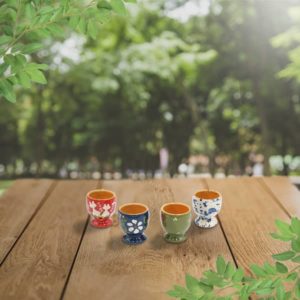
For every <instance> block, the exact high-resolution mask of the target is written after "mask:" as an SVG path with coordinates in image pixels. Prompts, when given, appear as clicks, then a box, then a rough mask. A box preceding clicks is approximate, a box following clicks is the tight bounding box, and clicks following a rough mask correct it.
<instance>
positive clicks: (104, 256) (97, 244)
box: [64, 179, 231, 300]
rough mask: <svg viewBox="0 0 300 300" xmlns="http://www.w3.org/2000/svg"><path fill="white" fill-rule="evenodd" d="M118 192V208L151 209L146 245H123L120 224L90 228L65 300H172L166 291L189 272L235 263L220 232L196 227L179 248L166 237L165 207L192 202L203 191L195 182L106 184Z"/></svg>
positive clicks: (83, 241)
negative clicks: (132, 204)
mask: <svg viewBox="0 0 300 300" xmlns="http://www.w3.org/2000/svg"><path fill="white" fill-rule="evenodd" d="M103 184H104V185H103V187H105V188H108V189H111V190H113V191H115V192H116V194H117V197H118V205H120V204H123V203H125V202H142V203H144V204H146V205H148V207H149V208H150V213H151V216H150V223H149V227H148V229H147V230H146V235H147V236H148V240H147V241H146V242H145V243H144V244H142V245H138V246H128V245H125V244H123V243H122V241H121V237H122V232H121V229H120V228H119V225H118V224H117V222H115V224H114V226H113V227H111V228H108V229H104V230H101V229H95V228H92V227H90V226H89V227H88V228H87V231H86V234H85V235H84V238H83V240H82V244H81V247H80V249H79V252H78V255H77V259H76V262H75V264H74V267H73V271H72V273H71V276H70V280H69V283H68V285H67V289H66V293H65V295H64V299H72V300H74V299H105V300H112V299H122V300H133V299H143V300H148V299H149V300H150V299H151V300H153V299H155V300H163V299H170V298H169V297H168V296H166V294H165V293H166V291H167V290H169V289H170V288H171V287H172V286H173V285H174V284H176V283H177V284H180V283H181V284H183V282H184V276H185V273H190V274H192V275H194V276H198V277H199V276H200V275H201V273H202V271H203V270H206V269H207V268H209V267H213V266H214V263H215V259H216V257H217V255H219V254H223V255H224V256H225V257H226V258H227V259H231V254H230V251H229V249H228V247H227V244H226V241H225V239H224V236H223V233H222V231H221V229H220V227H216V228H214V229H210V230H200V229H198V228H196V227H195V226H194V225H192V227H191V229H190V231H189V238H188V240H187V241H186V242H185V243H183V244H179V245H173V244H168V243H166V242H165V241H164V240H163V238H162V234H163V232H162V229H161V226H160V219H159V211H160V207H161V205H162V204H163V203H166V202H172V201H183V202H186V203H189V204H190V203H191V197H192V194H193V193H194V192H195V191H196V190H198V189H201V188H204V187H205V186H204V185H203V182H202V181H201V180H199V179H197V180H157V181H143V182H141V181H135V182H134V181H128V180H127V181H106V182H104V183H103Z"/></svg>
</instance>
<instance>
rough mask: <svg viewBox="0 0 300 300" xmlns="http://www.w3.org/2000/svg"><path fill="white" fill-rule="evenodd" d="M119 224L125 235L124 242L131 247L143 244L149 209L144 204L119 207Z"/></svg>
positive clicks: (128, 204) (129, 204)
mask: <svg viewBox="0 0 300 300" xmlns="http://www.w3.org/2000/svg"><path fill="white" fill-rule="evenodd" d="M118 215H119V222H120V226H121V228H122V230H123V231H124V233H125V235H124V236H123V242H124V243H126V244H129V245H137V244H141V243H143V242H144V241H145V240H146V239H147V237H146V236H145V234H144V231H145V229H146V228H147V226H148V220H149V215H150V213H149V208H148V207H147V206H146V205H144V204H142V203H127V204H124V205H122V206H120V207H119V214H118Z"/></svg>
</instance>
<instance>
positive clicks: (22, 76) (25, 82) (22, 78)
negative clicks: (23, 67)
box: [18, 71, 31, 88]
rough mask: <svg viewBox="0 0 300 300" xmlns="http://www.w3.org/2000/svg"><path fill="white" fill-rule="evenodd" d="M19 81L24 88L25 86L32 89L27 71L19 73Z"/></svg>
mask: <svg viewBox="0 0 300 300" xmlns="http://www.w3.org/2000/svg"><path fill="white" fill-rule="evenodd" d="M18 79H19V82H20V84H21V85H22V86H24V87H25V88H30V86H31V82H30V77H29V75H28V74H27V73H26V72H25V71H21V72H19V73H18Z"/></svg>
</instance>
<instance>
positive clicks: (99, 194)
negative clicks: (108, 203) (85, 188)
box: [88, 190, 114, 200]
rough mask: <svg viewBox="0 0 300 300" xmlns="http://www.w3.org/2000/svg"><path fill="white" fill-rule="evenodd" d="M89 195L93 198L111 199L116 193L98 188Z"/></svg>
mask: <svg viewBox="0 0 300 300" xmlns="http://www.w3.org/2000/svg"><path fill="white" fill-rule="evenodd" d="M88 197H89V198H90V199H92V200H109V199H111V198H113V197H114V193H112V192H110V191H106V190H96V191H92V192H90V193H89V194H88Z"/></svg>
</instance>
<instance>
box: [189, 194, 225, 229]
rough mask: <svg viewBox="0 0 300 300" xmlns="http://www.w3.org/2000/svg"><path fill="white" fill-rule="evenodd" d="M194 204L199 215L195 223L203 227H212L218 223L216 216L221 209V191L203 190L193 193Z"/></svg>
mask: <svg viewBox="0 0 300 300" xmlns="http://www.w3.org/2000/svg"><path fill="white" fill-rule="evenodd" d="M192 204H193V209H194V212H195V213H196V215H197V217H196V219H195V224H196V225H197V226H199V227H201V228H212V227H214V226H216V225H217V224H218V220H217V218H216V216H217V214H218V213H219V212H220V211H221V207H222V196H221V194H220V193H219V192H216V191H211V190H210V191H208V190H202V191H198V192H197V193H195V195H193V198H192Z"/></svg>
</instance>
